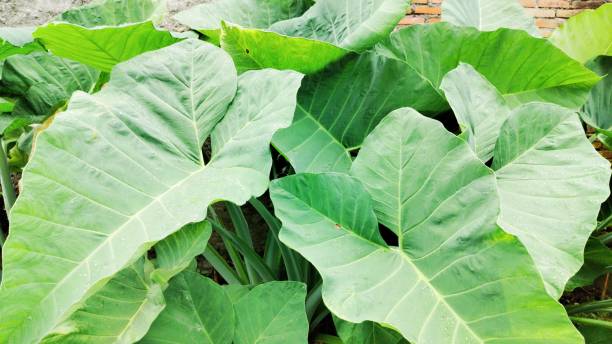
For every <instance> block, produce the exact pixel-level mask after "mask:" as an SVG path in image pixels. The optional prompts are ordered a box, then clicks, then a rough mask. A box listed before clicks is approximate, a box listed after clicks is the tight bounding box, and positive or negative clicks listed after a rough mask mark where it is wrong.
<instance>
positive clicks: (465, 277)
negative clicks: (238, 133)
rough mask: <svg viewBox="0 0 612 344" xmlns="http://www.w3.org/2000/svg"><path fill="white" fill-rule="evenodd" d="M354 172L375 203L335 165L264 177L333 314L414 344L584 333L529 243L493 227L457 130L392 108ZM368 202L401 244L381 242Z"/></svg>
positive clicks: (487, 184)
mask: <svg viewBox="0 0 612 344" xmlns="http://www.w3.org/2000/svg"><path fill="white" fill-rule="evenodd" d="M383 143H385V144H386V145H385V146H381V144H383ZM391 143H392V145H390V144H391ZM381 147H385V148H384V149H381ZM383 160H384V163H381V161H383ZM352 173H353V174H354V175H356V176H358V178H359V179H360V180H361V181H363V182H364V184H365V185H366V188H367V190H368V191H370V195H372V197H374V203H372V201H371V198H370V195H368V192H367V191H366V190H365V189H364V187H363V186H362V184H361V183H360V182H359V181H358V180H356V179H354V178H351V177H348V176H346V175H342V174H333V173H332V174H320V175H314V174H300V175H296V176H290V177H286V178H283V179H281V180H278V181H275V182H273V183H272V186H271V196H272V200H273V202H274V205H275V209H276V215H277V216H278V217H279V219H280V220H281V221H282V222H283V229H282V231H281V240H282V241H283V242H284V243H285V244H287V245H288V246H289V247H291V248H293V249H295V250H297V251H298V252H300V253H301V254H302V255H303V256H304V257H306V258H307V259H308V260H309V261H310V262H311V263H313V264H314V265H315V267H316V268H317V269H318V270H319V272H320V273H321V276H322V277H323V283H324V288H323V299H324V301H325V304H326V305H327V306H328V308H329V309H330V310H331V311H332V312H333V313H334V314H336V315H337V316H338V317H340V318H342V319H345V320H347V321H351V322H355V323H359V322H362V321H366V320H367V321H375V322H379V323H384V324H388V325H390V326H392V327H394V328H397V329H398V331H400V333H402V335H403V336H404V337H405V338H406V339H407V340H409V341H410V342H412V343H415V344H418V343H474V342H493V341H500V342H504V341H506V342H509V341H516V342H519V341H520V342H529V343H579V342H581V341H582V338H581V337H580V335H579V334H578V333H577V331H576V330H575V329H574V328H573V327H572V326H571V323H570V322H569V320H568V318H567V316H566V314H565V312H564V310H563V308H562V307H561V306H560V305H559V304H558V303H556V302H555V301H554V300H552V299H551V298H550V297H549V296H548V295H547V294H546V291H545V289H544V286H543V285H542V283H541V282H540V276H539V274H538V272H537V270H536V269H535V267H534V266H533V263H532V261H531V258H530V257H529V255H528V254H527V252H526V250H525V249H524V248H523V247H522V246H521V245H520V243H519V242H518V241H517V240H516V239H515V238H513V237H511V236H509V235H507V234H505V233H503V232H502V231H501V230H500V229H499V228H498V227H497V226H496V220H497V214H498V206H497V204H498V199H497V192H496V186H495V179H494V178H495V177H494V175H493V172H492V171H491V170H490V169H488V168H487V167H486V166H485V165H484V164H483V163H482V162H481V161H480V160H479V159H478V158H477V157H476V156H475V155H474V154H473V153H472V152H471V150H470V148H469V146H468V145H467V144H466V143H465V142H464V141H463V140H462V139H460V138H458V137H456V136H455V135H453V134H451V133H449V132H447V131H446V130H445V129H444V128H443V127H442V125H441V124H439V123H437V122H436V121H434V120H431V119H427V118H425V117H422V116H421V115H419V114H418V113H416V112H415V111H413V110H411V109H402V110H398V111H397V112H394V113H392V114H390V115H389V116H387V117H386V118H385V119H384V120H383V121H382V122H381V124H380V125H379V126H378V127H377V128H376V129H375V130H374V132H373V133H372V134H371V135H370V136H369V137H368V139H367V140H366V142H365V143H364V146H363V148H362V150H361V152H360V154H359V156H358V158H357V160H356V162H355V165H354V168H353V170H352ZM448 176H453V177H452V178H449V177H448ZM374 211H376V214H378V215H379V216H380V220H381V223H382V224H383V225H385V226H387V227H388V228H390V229H391V230H392V231H394V232H395V233H397V234H398V236H399V242H400V247H388V246H387V244H386V243H385V242H384V241H383V240H382V238H381V235H380V232H379V229H378V224H377V220H376V216H375V213H374ZM383 215H384V216H383ZM398 286H399V287H398ZM475 304H477V305H478V307H474V305H475Z"/></svg>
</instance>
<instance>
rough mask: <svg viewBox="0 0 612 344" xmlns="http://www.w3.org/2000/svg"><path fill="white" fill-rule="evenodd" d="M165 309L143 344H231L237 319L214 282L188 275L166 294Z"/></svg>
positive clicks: (223, 293) (222, 291) (189, 273)
mask: <svg viewBox="0 0 612 344" xmlns="http://www.w3.org/2000/svg"><path fill="white" fill-rule="evenodd" d="M164 295H165V297H166V300H167V306H166V309H164V311H163V312H162V313H161V314H160V315H159V317H158V318H157V319H156V320H155V322H154V323H153V325H152V326H151V329H150V330H149V332H148V333H147V335H146V336H145V337H144V338H143V340H142V341H140V343H143V344H155V343H160V344H162V343H176V344H190V343H198V344H230V343H231V342H232V337H233V334H234V325H235V317H234V310H233V307H232V303H231V300H230V298H229V297H228V296H227V295H226V293H225V292H224V290H223V288H221V286H219V285H218V284H216V283H215V282H213V281H212V280H210V279H208V278H206V277H204V276H202V275H200V274H198V273H194V272H190V271H185V272H183V273H182V274H180V275H178V276H176V277H175V278H173V279H172V281H170V287H169V288H168V290H166V292H165V293H164Z"/></svg>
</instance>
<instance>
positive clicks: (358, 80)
mask: <svg viewBox="0 0 612 344" xmlns="http://www.w3.org/2000/svg"><path fill="white" fill-rule="evenodd" d="M518 46H520V47H522V48H521V49H524V50H526V51H527V50H529V51H535V52H536V53H534V54H523V55H520V56H518V57H516V58H513V59H508V58H507V56H508V54H513V52H514V51H516V47H518ZM424 52H427V53H424ZM429 52H431V53H429ZM459 61H465V63H469V64H472V66H473V67H474V69H476V71H478V72H479V73H481V74H483V76H484V77H486V78H487V80H488V81H489V83H491V84H492V85H493V86H495V87H496V88H497V89H498V92H499V93H500V94H501V95H502V96H503V97H504V98H505V100H506V101H507V102H508V106H510V107H514V106H517V105H519V104H521V103H523V102H529V101H533V100H546V101H552V102H556V103H560V104H562V105H568V106H571V107H574V108H579V107H580V106H582V104H584V102H585V100H586V98H587V96H588V93H589V90H590V89H591V87H592V86H593V85H595V84H596V83H597V82H598V81H599V80H600V78H599V77H598V76H597V75H596V74H595V73H593V72H592V71H590V70H589V69H587V68H585V67H584V66H582V65H580V64H579V63H578V62H576V61H574V60H572V59H571V58H569V57H567V56H566V55H565V54H563V52H561V51H559V50H558V49H556V48H555V47H553V46H551V45H550V44H549V43H548V42H546V41H545V40H542V39H538V38H535V37H532V36H530V35H528V34H527V33H526V32H523V31H517V30H509V29H501V30H498V31H495V32H479V31H477V30H476V29H473V28H467V27H455V26H453V25H450V24H448V23H440V24H434V25H415V26H412V27H409V28H406V29H401V30H399V31H398V32H394V33H392V34H391V37H390V39H389V40H388V41H384V42H383V43H380V44H379V45H377V46H376V48H375V50H374V51H368V52H365V53H363V54H360V55H353V54H351V55H349V56H346V57H345V58H343V59H341V60H340V61H337V62H335V63H332V64H331V65H329V66H328V67H327V68H326V69H325V70H323V71H321V72H319V73H316V74H314V75H309V76H307V77H306V79H305V80H304V84H303V86H302V88H301V89H300V93H299V96H298V110H297V112H296V115H295V119H294V123H293V124H292V125H291V127H289V128H287V129H285V130H281V131H279V132H278V133H277V135H275V137H274V145H275V147H276V148H278V149H279V151H280V152H281V153H282V154H283V155H284V156H285V157H287V159H288V160H289V162H290V163H291V165H292V166H293V167H294V168H295V170H296V171H297V172H326V171H334V172H346V171H347V170H348V168H349V167H350V164H351V159H350V153H351V151H354V150H356V149H358V148H359V147H360V146H361V144H362V143H363V140H364V138H365V137H366V136H367V135H368V134H369V133H370V131H372V129H373V128H374V127H375V126H376V125H377V124H378V123H379V122H380V120H381V119H383V118H384V117H385V116H386V115H387V114H388V113H389V112H391V111H393V110H396V109H398V108H401V107H406V106H409V107H412V108H415V109H416V110H418V111H421V112H422V113H424V114H427V115H436V114H439V113H441V112H444V111H446V110H448V108H449V105H448V103H447V100H446V98H445V96H444V93H443V92H442V90H440V86H441V83H442V79H443V77H444V76H445V75H446V74H447V73H448V72H450V71H451V70H453V69H455V68H456V67H457V66H458V65H459Z"/></svg>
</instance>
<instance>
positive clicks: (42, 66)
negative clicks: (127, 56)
mask: <svg viewBox="0 0 612 344" xmlns="http://www.w3.org/2000/svg"><path fill="white" fill-rule="evenodd" d="M98 76H99V73H98V72H97V71H95V70H94V69H92V68H89V67H87V66H84V65H82V64H80V63H78V62H74V61H71V60H67V59H63V58H60V57H56V56H53V55H50V54H48V53H43V52H40V53H39V52H37V53H32V54H30V55H15V56H11V57H9V58H8V59H7V60H6V61H5V62H4V68H3V69H2V87H3V89H4V92H7V93H10V94H13V95H15V96H17V97H18V99H17V101H16V103H15V107H14V109H13V112H12V114H11V115H10V116H8V115H7V116H3V117H2V120H1V121H0V131H1V132H9V131H12V130H16V129H20V128H22V127H24V126H26V125H29V124H32V123H41V122H43V121H44V120H45V119H46V118H47V117H49V116H51V115H52V114H53V113H54V112H55V110H57V109H58V108H59V107H61V106H63V105H64V104H65V103H66V101H68V99H69V98H70V97H71V96H72V93H73V92H74V91H77V90H80V91H85V92H91V90H92V89H93V86H94V85H95V83H96V81H97V80H98Z"/></svg>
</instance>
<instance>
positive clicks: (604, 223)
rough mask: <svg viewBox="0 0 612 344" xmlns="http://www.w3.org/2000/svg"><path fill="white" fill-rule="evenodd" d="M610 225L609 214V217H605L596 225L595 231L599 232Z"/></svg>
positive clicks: (611, 218) (611, 220) (610, 218)
mask: <svg viewBox="0 0 612 344" xmlns="http://www.w3.org/2000/svg"><path fill="white" fill-rule="evenodd" d="M610 223H612V214H610V216H608V217H606V218H605V219H603V220H601V221H599V223H598V224H597V228H595V230H596V231H600V230H602V229H604V228H607V227H608V226H609V225H610Z"/></svg>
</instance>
